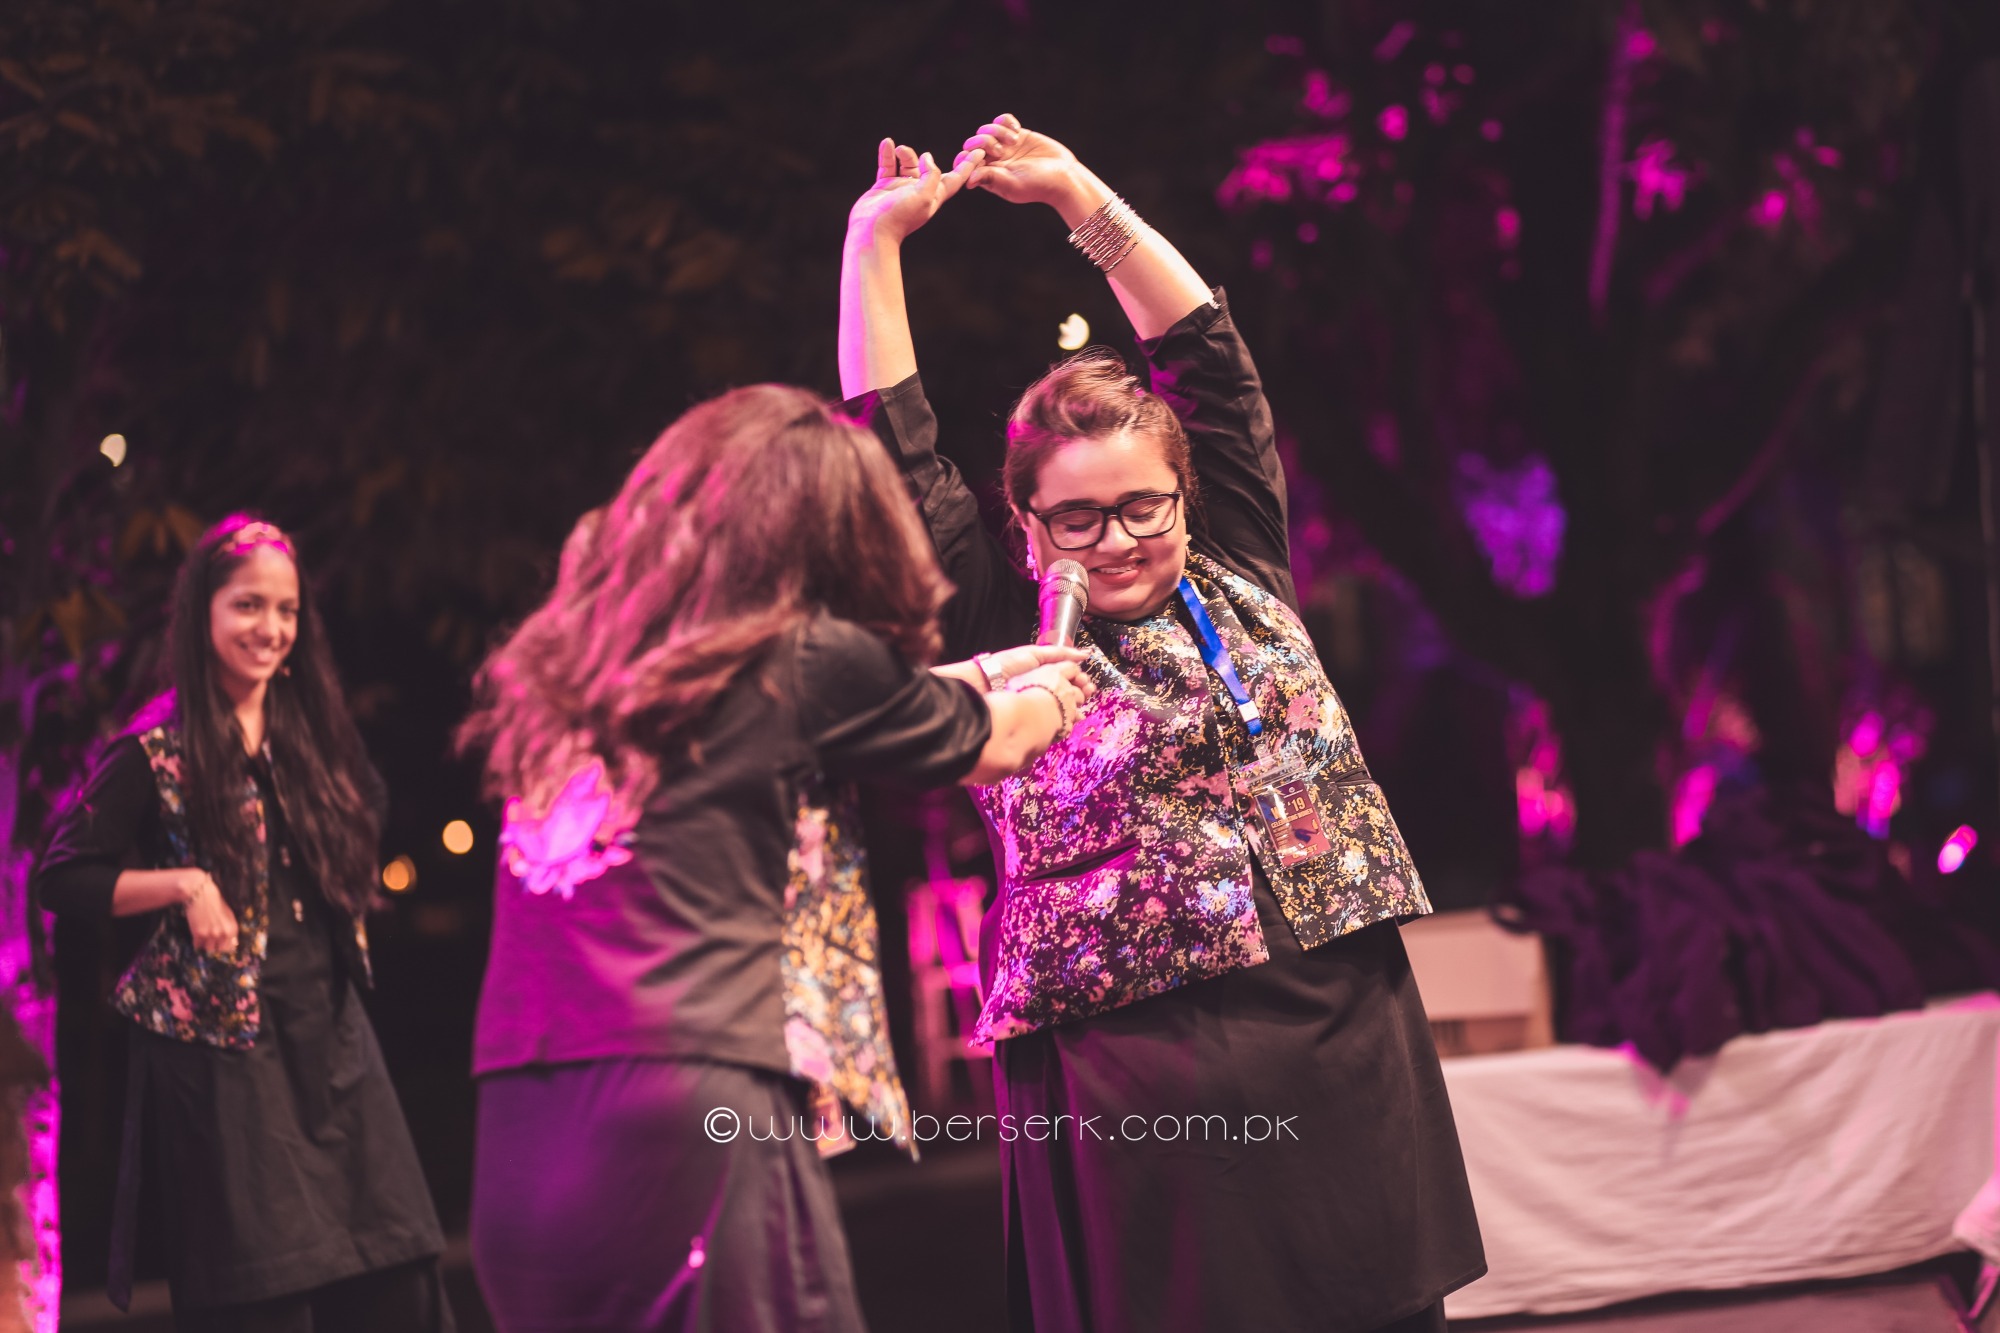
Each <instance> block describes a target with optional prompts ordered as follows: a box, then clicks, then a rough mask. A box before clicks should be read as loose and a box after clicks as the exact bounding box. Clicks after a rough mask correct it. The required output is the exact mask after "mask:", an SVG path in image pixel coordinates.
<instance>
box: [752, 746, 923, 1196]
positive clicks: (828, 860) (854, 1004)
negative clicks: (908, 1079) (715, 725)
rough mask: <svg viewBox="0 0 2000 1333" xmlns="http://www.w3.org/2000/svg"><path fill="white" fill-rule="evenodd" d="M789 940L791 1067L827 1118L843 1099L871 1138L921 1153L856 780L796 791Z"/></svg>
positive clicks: (835, 1117) (830, 1149)
mask: <svg viewBox="0 0 2000 1333" xmlns="http://www.w3.org/2000/svg"><path fill="white" fill-rule="evenodd" d="M784 943H785V951H784V955H783V958H782V960H781V963H780V970H781V972H782V973H783V977H784V986H785V1050H786V1053H787V1054H788V1055H789V1056H790V1057H791V1064H792V1073H794V1074H796V1075H797V1076H798V1077H800V1078H802V1079H805V1080H806V1081H807V1082H809V1083H811V1084H812V1086H813V1102H814V1106H815V1108H816V1109H817V1111H818V1112H819V1114H820V1116H821V1120H822V1122H823V1123H827V1124H831V1123H835V1122H838V1121H840V1120H841V1112H840V1103H843V1102H844V1103H846V1104H847V1105H848V1106H850V1107H852V1108H853V1109H854V1111H855V1113H856V1114H857V1115H859V1116H863V1117H866V1118H867V1119H868V1120H869V1121H872V1122H873V1124H874V1127H875V1128H874V1130H873V1132H872V1133H871V1134H870V1137H883V1138H893V1139H894V1140H895V1141H896V1143H897V1144H898V1145H900V1146H901V1147H903V1148H904V1149H905V1150H906V1151H908V1152H909V1154H910V1155H911V1156H912V1157H915V1156H916V1155H917V1150H916V1144H915V1141H914V1139H912V1137H911V1134H910V1129H911V1126H910V1103H909V1098H908V1097H906V1096H905V1095H904V1093H903V1084H902V1080H901V1079H900V1078H898V1077H897V1075H896V1053H895V1051H894V1050H893V1049H892V1048H891V1047H890V1045H889V1013H888V1009H887V1008H886V1007H885V1006H884V1004H883V999H882V967H881V963H880V960H879V958H878V956H877V953H876V945H877V932H876V926H875V902H874V899H873V898H872V897H870V896H869V893H868V859H867V855H866V853H865V852H864V850H863V849H862V846H861V818H860V814H859V812H858V809H857V804H856V801H855V797H854V788H853V786H852V784H841V785H840V786H838V787H835V788H833V789H832V790H831V791H818V792H816V791H812V790H810V789H809V790H807V791H805V792H803V793H802V794H801V795H800V798H799V817H798V840H797V843H796V844H795V845H794V847H793V849H792V853H791V881H790V883H788V884H787V885H786V887H785V931H784ZM860 1127H861V1126H860V1125H858V1124H857V1128H860ZM852 1146H853V1144H852V1142H851V1141H850V1140H846V1139H845V1136H841V1137H836V1138H835V1139H832V1140H823V1141H822V1142H821V1143H820V1149H819V1150H820V1155H821V1156H830V1155H832V1154H833V1153H836V1152H839V1151H842V1150H843V1149H845V1148H848V1147H852Z"/></svg>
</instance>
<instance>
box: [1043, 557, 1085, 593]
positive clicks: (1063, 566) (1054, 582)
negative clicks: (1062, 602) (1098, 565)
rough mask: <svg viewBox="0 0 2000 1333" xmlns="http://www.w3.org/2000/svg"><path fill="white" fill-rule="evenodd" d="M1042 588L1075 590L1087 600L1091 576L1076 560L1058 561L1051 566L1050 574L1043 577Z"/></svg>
mask: <svg viewBox="0 0 2000 1333" xmlns="http://www.w3.org/2000/svg"><path fill="white" fill-rule="evenodd" d="M1042 586H1043V587H1045V588H1074V589H1076V590H1077V591H1078V592H1080V593H1082V594H1084V596H1085V598H1086V599H1087V598H1088V597H1089V595H1090V575H1089V574H1087V573H1085V572H1084V568H1083V566H1082V565H1081V564H1078V563H1077V562H1076V561H1074V560H1058V561H1056V562H1055V563H1054V564H1051V565H1050V566H1049V572H1048V573H1046V574H1044V575H1042Z"/></svg>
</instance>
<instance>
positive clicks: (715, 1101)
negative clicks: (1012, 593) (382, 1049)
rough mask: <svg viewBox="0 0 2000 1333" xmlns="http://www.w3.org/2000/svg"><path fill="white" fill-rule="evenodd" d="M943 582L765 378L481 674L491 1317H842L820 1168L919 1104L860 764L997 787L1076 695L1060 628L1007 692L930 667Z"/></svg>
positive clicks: (720, 404)
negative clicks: (881, 926)
mask: <svg viewBox="0 0 2000 1333" xmlns="http://www.w3.org/2000/svg"><path fill="white" fill-rule="evenodd" d="M949 591H950V585H948V584H947V583H946V582H945V580H944V577H943V575H942V574H941V573H939V571H938V565H937V561H936V559H935V558H934V557H933V556H932V554H931V551H930V547H929V543H928V541H927V540H926V538H925V536H924V532H923V528H922V526H921V525H920V524H919V522H918V520H917V516H916V514H915V512H914V511H913V510H912V509H911V507H910V503H909V499H908V497H907V495H906V494H905V493H904V491H903V487H902V482H901V480H900V478H898V476H897V475H896V470H895V467H894V465H893V464H891V463H890V462H889V460H888V459H887V458H885V457H883V456H882V453H881V450H880V448H879V447H878V446H877V445H876V444H875V442H874V440H873V439H872V438H871V437H869V436H868V434H867V433H866V432H864V431H862V430H861V429H860V428H859V427H857V426H855V425H854V424H853V423H852V422H849V421H847V420H846V419H844V418H842V417H841V416H839V415H838V414H837V413H836V412H834V411H833V409H832V408H830V407H829V406H828V405H827V404H826V403H824V402H822V401H821V400H820V399H818V398H816V397H815V396H814V395H812V394H810V393H808V392H806V391H805V390H803V389H792V388H785V387H783V386H779V385H768V384H767V385H758V386H754V387H751V388H745V389H738V390H736V391H734V392H732V393H728V394H725V395H723V396H722V397H720V398H717V399H715V400H713V401H711V402H707V403H704V404H701V405H700V406H698V407H695V408H694V409H692V410H691V411H689V412H688V413H687V414H686V415H685V416H683V417H681V419H680V420H678V421H676V422H675V423H674V424H673V425H672V426H670V427H668V429H667V430H666V432H665V433H664V434H662V435H661V436H660V438H659V439H658V441H656V442H655V443H654V444H653V446H652V448H651V449H649V450H648V451H647V453H646V455H645V456H644V457H643V458H642V459H640V461H639V464H638V466H637V467H636V468H634V469H633V471H632V474H631V476H630V477H628V478H627V479H626V481H625V484H624V487H623V488H622V489H621V490H620V491H619V493H618V495H617V496H616V497H615V498H614V499H613V500H612V501H611V502H610V503H609V504H608V505H606V506H605V507H604V508H603V509H601V510H599V511H596V512H594V513H593V514H592V515H590V516H588V517H587V518H586V519H585V520H584V521H583V522H582V523H580V524H579V525H578V527H577V530H576V531H575V532H574V533H573V534H572V536H571V538H570V540H569V542H568V543H567V545H566V547H565V550H564V553H563V558H562V562H561V565H560V568H559V569H558V572H557V575H556V581H555V588H554V590H553V591H552V592H551V593H550V594H549V596H548V599H547V600H546V601H545V602H544V603H543V604H542V606H541V607H540V608H539V609H538V610H536V611H535V612H534V613H533V614H532V615H530V616H529V617H528V619H527V621H526V622H525V623H524V624H523V625H522V626H521V627H520V629H519V630H517V631H516V632H515V633H514V635H513V636H512V637H511V638H510V639H509V640H508V641H507V642H506V643H505V644H504V645H503V646H502V647H500V648H499V650H498V651H496V652H495V653H494V654H493V656H492V658H491V659H490V660H489V661H488V662H487V664H486V667H485V669H484V670H483V671H482V672H481V675H480V678H479V700H480V702H479V709H478V711H477V712H476V713H475V714H474V716H473V717H472V719H471V720H470V721H469V722H468V723H467V724H466V727H465V731H464V736H465V739H466V740H467V742H468V743H471V744H476V745H480V746H483V747H484V748H485V749H486V751H487V776H488V779H489V786H490V789H491V791H492V792H493V794H494V795H495V796H496V797H499V798H501V799H504V800H505V802H506V822H505V826H504V830H503V832H502V834H501V846H502V857H501V865H500V868H499V873H498V877H497V883H496V885H495V889H494V918H493V948H492V953H491V959H490V962H489V963H488V967H487V973H486V983H485V990H484V993H483V994H482V996H481V998H480V1005H479V1023H478V1032H477V1036H476V1039H475V1050H474V1067H475V1072H476V1073H477V1075H478V1076H479V1080H480V1087H479V1130H478V1148H477V1156H476V1162H475V1169H474V1183H473V1209H472V1212H473V1221H472V1243H473V1258H474V1263H475V1265H476V1267H477V1270H478V1273H479V1279H480V1283H481V1286H482V1287H483V1288H484V1290H485V1292H486V1295H487V1300H488V1304H489V1306H490V1307H491V1309H492V1311H493V1313H494V1317H495V1319H496V1321H497V1323H498V1325H499V1327H500V1328H501V1329H503V1330H509V1331H515V1333H529V1331H531V1330H532V1333H545V1331H547V1330H559V1329H576V1330H585V1329H592V1330H595V1329H619V1330H629V1331H631V1333H642V1331H645V1330H669V1329H671V1330H686V1331H690V1333H691V1331H693V1330H710V1329H712V1330H717V1331H718V1333H739V1331H741V1333H749V1331H751V1330H839V1331H843V1333H844V1331H846V1330H857V1329H859V1328H861V1327H862V1317H861V1312H860V1308H859V1306H858V1304H857V1303H856V1300H855V1295H854V1285H853V1278H852V1276H851V1274H850V1272H849V1265H848V1259H847V1246H846V1241H845V1238H844V1236H843V1234H842V1232H841V1227H840V1218H839V1212H838V1209H837V1208H836V1206H835V1204H834V1200H833V1195H832V1190H831V1187H830V1184H829V1181H828V1177H827V1175H826V1170H825V1167H824V1166H823V1165H822V1163H821V1161H820V1158H821V1156H822V1155H824V1154H825V1153H827V1152H829V1151H833V1150H837V1149H838V1148H839V1147H840V1146H842V1144H843V1143H844V1142H849V1141H851V1140H852V1139H853V1138H855V1137H873V1138H880V1139H885V1140H894V1141H899V1142H907V1141H908V1140H909V1137H910V1130H911V1126H910V1118H909V1110H908V1107H907V1105H906V1103H905V1101H904V1097H903V1092H902V1088H901V1085H900V1084H899V1083H898V1082H897V1078H896V1070H895V1062H894V1057H893V1055H892V1053H891V1051H890V1048H889V1043H888V1032H887V1027H886V1023H885V1021H884V1016H883V1008H882V995H881V989H880V984H879V976H880V973H879V970H878V965H877V960H876V956H875V919H874V910H873V907H872V906H871V904H870V901H869V898H868V896H867V890H866V885H865V881H864V878H863V867H862V864H861V860H860V853H859V849H858V847H857V846H856V843H855V837H856V830H855V828H854V823H853V808H852V804H851V799H850V790H849V789H850V784H851V783H852V781H853V780H855V779H858V778H872V779H879V780H888V781H891V782H895V783H899V784H902V785H904V786H907V787H913V788H922V787H937V786H944V785H949V784H952V783H957V782H990V781H993V780H994V779H996V778H999V777H1003V776H1005V775H1006V774H1008V773H1011V772H1014V771H1016V770H1017V769H1019V768H1020V767H1021V766H1022V765H1024V764H1026V763H1028V762H1030V761H1032V760H1033V759H1034V758H1035V757H1036V756H1037V755H1039V754H1041V753H1042V751H1043V750H1044V749H1046V748H1047V746H1048V745H1049V743H1050V742H1051V741H1052V740H1054V739H1055V737H1056V736H1058V735H1059V734H1061V733H1062V731H1063V730H1065V729H1066V727H1067V725H1068V722H1069V720H1070V719H1071V718H1073V717H1074V716H1075V715H1076V714H1077V712H1078V711H1079V710H1080V708H1081V705H1082V703H1083V700H1084V698H1085V696H1086V693H1087V689H1086V687H1084V686H1082V685H1079V683H1078V681H1077V677H1076V665H1075V660H1074V659H1075V658H1076V657H1077V654H1076V653H1075V652H1073V651H1069V650H1051V649H1038V648H1016V649H1013V650H1011V651H1009V652H1006V653H1003V654H1001V657H1003V658H1005V659H1006V661H1007V663H1008V669H1009V671H1010V672H1012V673H1014V674H1015V676H1016V679H1015V682H1014V684H1015V685H1016V687H1017V688H1014V689H1011V690H1008V691H1003V692H1000V693H988V692H986V682H985V675H984V673H983V672H981V671H980V670H979V669H978V668H977V667H976V666H974V665H972V664H970V663H963V664H959V665H956V666H952V667H938V668H932V669H930V670H925V669H924V667H925V664H926V663H928V662H930V661H931V660H932V659H933V658H934V657H935V656H936V654H937V649H938V643H939V638H938V628H937V609H938V607H939V605H941V604H942V603H943V601H944V600H945V598H946V596H947V595H948V593H949ZM774 1139H775V1141H774Z"/></svg>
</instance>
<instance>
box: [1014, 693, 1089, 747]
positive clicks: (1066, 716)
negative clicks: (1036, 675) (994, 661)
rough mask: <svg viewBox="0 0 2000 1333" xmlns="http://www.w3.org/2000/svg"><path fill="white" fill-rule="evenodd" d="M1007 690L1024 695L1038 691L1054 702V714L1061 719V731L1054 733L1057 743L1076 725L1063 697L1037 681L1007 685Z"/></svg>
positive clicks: (1067, 736) (1066, 737)
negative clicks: (1031, 691) (1030, 691)
mask: <svg viewBox="0 0 2000 1333" xmlns="http://www.w3.org/2000/svg"><path fill="white" fill-rule="evenodd" d="M1007 689H1008V691H1009V692H1010V693H1013V694H1026V693H1027V692H1028V691H1029V690H1040V691H1041V692H1042V693H1043V694H1046V695H1048V696H1049V698H1051V699H1054V700H1055V701H1056V712H1057V713H1058V714H1059V715H1060V716H1061V717H1062V730H1061V731H1058V732H1057V733H1056V736H1055V738H1056V739H1057V740H1059V741H1060V740H1067V739H1068V738H1069V733H1070V728H1072V727H1074V726H1075V725H1076V719H1075V718H1073V717H1071V716H1070V712H1069V705H1068V704H1066V703H1064V702H1063V697H1062V696H1061V695H1060V694H1057V693H1056V692H1055V691H1054V690H1052V689H1050V688H1049V687H1048V686H1046V685H1044V684H1042V682H1040V681H1039V680H1024V681H1022V682H1021V683H1020V684H1018V685H1009V686H1008V687H1007Z"/></svg>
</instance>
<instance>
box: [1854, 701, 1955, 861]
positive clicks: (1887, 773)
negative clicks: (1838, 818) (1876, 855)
mask: <svg viewBox="0 0 2000 1333" xmlns="http://www.w3.org/2000/svg"><path fill="white" fill-rule="evenodd" d="M1931 722H1932V715H1931V712H1930V710H1929V708H1927V707H1925V706H1924V705H1923V704H1922V703H1921V702H1919V701H1918V700H1916V699H1915V698H1914V697H1913V696H1911V695H1909V694H1908V693H1907V692H1902V691H1898V692H1896V693H1892V694H1891V695H1889V696H1888V697H1887V698H1886V699H1884V700H1881V701H1878V702H1867V703H1862V704H1859V705H1856V706H1854V707H1853V709H1852V711H1851V713H1850V716H1849V718H1848V720H1847V722H1846V724H1845V725H1844V726H1843V727H1842V728H1841V742H1840V748H1839V749H1838V750H1837V751H1835V753H1834V771H1833V802H1834V807H1835V808H1836V809H1838V810H1839V811H1840V812H1841V813H1842V814H1844V815H1852V816H1853V817H1854V822H1855V823H1856V824H1858V825H1860V826H1861V828H1862V829H1863V830H1864V831H1866V832H1867V834H1868V835H1869V836H1870V837H1872V838H1886V837H1888V836H1889V821H1890V820H1891V819H1892V818H1894V816H1895V814H1896V812H1897V811H1898V810H1900V809H1901V808H1902V805H1903V785H1904V779H1905V777H1906V776H1907V775H1908V773H1909V771H1910V766H1911V765H1912V764H1914V763H1916V761H1917V760H1918V759H1920V758H1922V757H1923V754H1924V751H1925V749H1926V748H1927V746H1928V742H1929V739H1930V730H1931Z"/></svg>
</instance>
